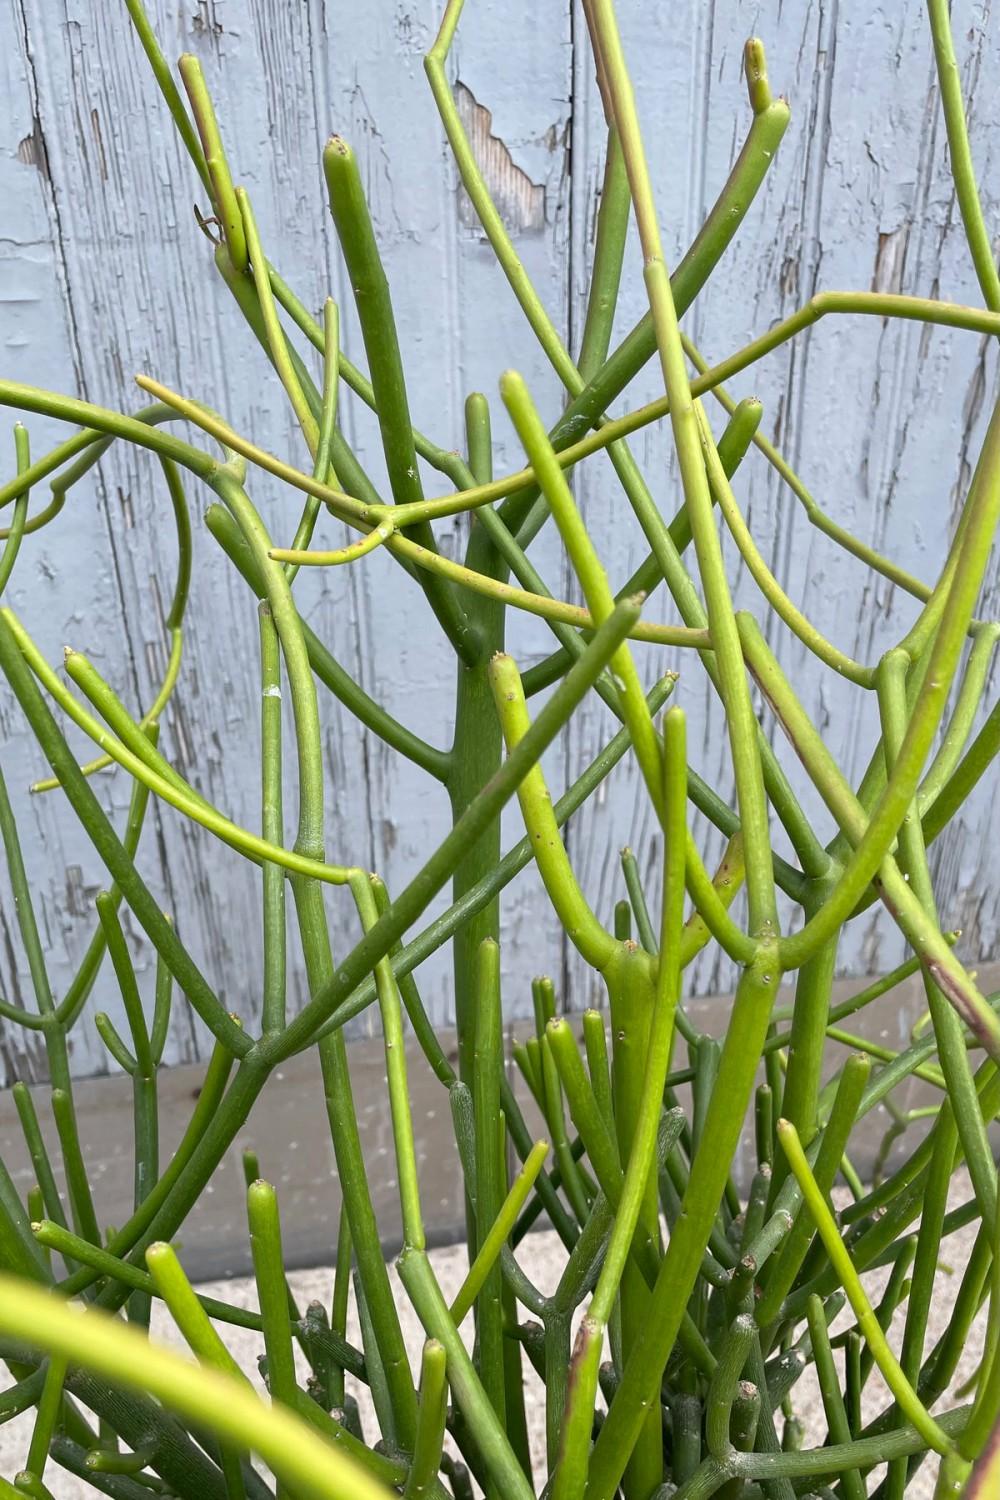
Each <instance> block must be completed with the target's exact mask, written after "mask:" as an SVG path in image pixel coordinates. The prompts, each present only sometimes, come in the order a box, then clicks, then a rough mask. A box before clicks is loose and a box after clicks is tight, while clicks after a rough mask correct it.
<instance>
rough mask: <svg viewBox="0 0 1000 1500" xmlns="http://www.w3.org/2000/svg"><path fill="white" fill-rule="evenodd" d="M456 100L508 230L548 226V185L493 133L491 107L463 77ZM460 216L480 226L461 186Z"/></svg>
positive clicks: (534, 231) (518, 231)
mask: <svg viewBox="0 0 1000 1500" xmlns="http://www.w3.org/2000/svg"><path fill="white" fill-rule="evenodd" d="M455 102H456V104H457V105H458V113H459V115H460V117H461V120H462V124H463V126H464V127H465V132H466V134H467V135H468V137H469V143H470V145H471V146H472V150H473V154H474V155H475V158H476V161H477V162H478V164H479V170H480V171H481V172H482V174H483V177H484V178H485V179H486V186H487V187H488V188H489V190H490V196H491V197H492V199H493V202H494V203H495V204H496V207H497V211H498V213H499V214H500V217H501V218H502V219H503V222H504V225H505V226H506V228H507V230H508V232H509V233H510V234H538V233H541V231H542V230H543V229H544V228H545V188H544V186H543V185H542V184H541V183H539V182H532V180H531V178H530V177H529V176H528V174H527V172H525V171H524V170H523V169H522V168H521V167H519V166H518V165H517V163H516V162H515V160H514V158H513V156H512V155H511V153H510V151H509V149H508V148H507V146H506V145H505V144H504V142H503V141H502V140H501V139H500V137H499V136H496V135H494V134H493V115H492V113H491V111H490V110H488V109H487V108H486V107H485V105H483V104H480V103H479V101H478V99H477V98H476V97H475V95H474V94H473V92H472V90H471V89H469V88H466V86H465V84H464V83H462V82H461V81H458V82H456V84H455ZM458 218H459V222H460V223H461V224H462V225H463V226H464V228H466V229H474V230H480V224H479V218H478V215H477V214H476V210H475V209H474V208H473V206H472V200H471V199H470V197H469V195H468V193H467V192H466V191H465V189H464V188H459V197H458ZM480 232H481V230H480Z"/></svg>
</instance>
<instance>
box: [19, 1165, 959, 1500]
mask: <svg viewBox="0 0 1000 1500" xmlns="http://www.w3.org/2000/svg"><path fill="white" fill-rule="evenodd" d="M970 1191H971V1190H970V1185H969V1182H968V1179H967V1178H966V1177H964V1175H962V1174H960V1175H959V1176H958V1177H957V1178H956V1180H955V1183H954V1193H953V1206H957V1205H958V1204H959V1203H961V1202H963V1201H965V1200H967V1199H968V1197H969V1195H970ZM974 1237H975V1226H974V1225H972V1226H969V1227H968V1228H966V1229H963V1230H960V1231H959V1232H958V1233H956V1234H954V1235H953V1236H952V1237H951V1238H950V1239H949V1240H947V1241H946V1242H945V1244H944V1245H943V1247H942V1253H941V1274H940V1287H941V1295H940V1296H938V1297H936V1298H935V1301H934V1305H933V1308H932V1311H931V1321H930V1327H929V1329H928V1336H927V1347H928V1348H930V1347H931V1346H932V1344H933V1343H934V1341H935V1340H936V1339H937V1338H938V1336H939V1335H940V1334H941V1333H942V1332H943V1330H944V1329H945V1327H946V1326H947V1324H948V1320H949V1317H950V1313H951V1306H952V1301H953V1298H954V1292H955V1290H957V1286H958V1282H959V1280H960V1277H961V1271H962V1268H963V1266H964V1264H965V1262H966V1260H967V1258H968V1255H969V1252H970V1250H971V1248H972V1243H973V1239H974ZM519 1257H520V1259H521V1261H522V1263H523V1265H524V1268H525V1270H526V1271H527V1272H528V1273H529V1275H530V1276H531V1277H532V1279H533V1280H534V1281H535V1282H536V1284H537V1285H538V1286H539V1288H540V1290H542V1291H543V1292H548V1291H551V1290H552V1289H554V1287H555V1284H556V1281H557V1280H558V1277H559V1273H560V1271H561V1269H562V1266H563V1264H564V1261H565V1251H564V1250H563V1248H562V1246H561V1244H560V1242H559V1240H558V1238H557V1236H556V1235H555V1234H553V1233H551V1232H542V1233H539V1234H534V1235H532V1236H530V1237H529V1238H528V1239H527V1240H525V1241H524V1243H523V1246H522V1247H521V1250H520V1252H519ZM431 1259H432V1261H433V1263H434V1266H435V1269H436V1272H437V1275H438V1278H439V1280H440V1283H441V1287H442V1290H443V1292H444V1295H445V1297H446V1299H448V1300H449V1301H450V1300H451V1298H452V1297H453V1296H454V1294H455V1293H456V1292H457V1290H458V1288H459V1286H460V1285H461V1283H462V1280H463V1277H464V1275H465V1272H466V1268H467V1260H466V1255H465V1251H464V1248H462V1247H459V1246H453V1247H450V1248H444V1249H439V1250H435V1251H433V1252H432V1256H431ZM390 1275H391V1277H392V1284H393V1287H394V1290H395V1292H396V1294H397V1305H398V1307H399V1310H400V1317H401V1320H402V1325H403V1332H404V1335H405V1337H406V1340H407V1346H408V1348H409V1350H410V1353H411V1358H412V1361H413V1365H414V1369H416V1368H417V1366H418V1361H419V1350H420V1345H421V1343H422V1339H423V1332H422V1329H421V1328H420V1326H419V1324H418V1322H417V1319H416V1317H415V1315H414V1314H413V1312H412V1310H411V1308H410V1305H409V1302H408V1301H407V1299H406V1296H405V1293H404V1292H403V1290H402V1288H401V1287H400V1285H399V1282H398V1279H397V1277H396V1274H395V1270H394V1269H392V1268H391V1269H390ZM290 1280H291V1283H292V1287H293V1290H294V1293H295V1296H296V1299H297V1300H298V1302H299V1305H300V1306H302V1307H305V1306H306V1305H307V1304H308V1303H309V1302H310V1301H313V1300H319V1301H321V1302H324V1303H326V1304H329V1300H330V1291H331V1286H332V1272H331V1271H330V1270H329V1269H328V1268H321V1269H314V1270H303V1271H296V1272H293V1273H292V1274H291V1277H290ZM880 1283H883V1284H884V1273H880V1274H878V1275H873V1276H871V1277H870V1278H868V1287H869V1294H870V1295H871V1296H872V1298H873V1300H877V1297H878V1294H879V1290H880ZM202 1290H203V1291H204V1292H206V1293H208V1294H210V1295H212V1296H216V1297H221V1298H225V1299H226V1300H227V1301H229V1302H232V1303H236V1304H238V1305H240V1306H255V1293H254V1286H253V1283H252V1281H249V1280H246V1279H237V1280H228V1281H216V1282H211V1283H206V1284H204V1286H203V1287H202ZM850 1321H852V1320H851V1319H850V1318H849V1317H844V1316H843V1315H842V1316H841V1318H840V1319H839V1320H838V1323H837V1324H835V1325H834V1327H835V1329H836V1328H837V1327H840V1326H842V1325H846V1324H848V1323H849V1322H850ZM901 1324H902V1317H901V1316H900V1317H899V1318H898V1319H897V1323H896V1324H894V1326H893V1329H892V1333H891V1337H892V1342H893V1346H894V1347H895V1348H897V1349H898V1347H899V1342H898V1341H899V1337H900V1335H901ZM153 1326H154V1333H155V1335H156V1336H157V1337H158V1338H160V1339H161V1340H163V1341H165V1342H169V1343H177V1342H178V1340H177V1338H176V1335H174V1334H173V1330H172V1329H171V1326H170V1324H169V1321H168V1320H167V1319H166V1318H165V1317H163V1316H162V1315H160V1316H155V1315H154V1325H153ZM984 1328H985V1312H984V1313H983V1314H981V1315H980V1318H979V1319H978V1320H977V1323H976V1326H975V1330H974V1337H973V1338H972V1340H971V1341H970V1345H969V1347H968V1348H967V1350H966V1352H965V1355H964V1357H963V1359H962V1361H961V1364H960V1366H959V1369H958V1371H957V1373H956V1378H955V1381H954V1385H953V1390H952V1391H951V1392H949V1393H948V1395H947V1396H946V1397H945V1398H944V1400H943V1401H942V1402H941V1409H942V1410H946V1409H947V1408H948V1407H949V1406H950V1405H952V1404H954V1393H955V1391H957V1389H958V1388H959V1387H960V1386H961V1385H962V1383H963V1382H964V1381H966V1380H967V1379H968V1378H969V1376H970V1375H971V1374H972V1373H973V1371H974V1370H975V1367H976V1363H977V1360H978V1357H979V1353H980V1350H981V1348H982V1338H983V1333H984ZM223 1332H224V1335H225V1338H226V1342H227V1344H228V1345H229V1347H230V1349H231V1350H232V1352H233V1354H234V1355H235V1356H236V1358H237V1359H238V1360H239V1362H240V1363H241V1365H242V1366H243V1367H244V1368H245V1369H246V1370H247V1372H248V1374H250V1375H251V1377H252V1378H253V1379H254V1381H255V1382H256V1383H259V1377H258V1376H257V1368H256V1361H257V1356H258V1354H259V1353H260V1352H261V1339H260V1336H259V1335H257V1334H254V1333H252V1332H249V1331H246V1330H243V1329H236V1328H229V1329H225V1330H223ZM350 1336H351V1338H352V1340H353V1341H354V1342H355V1343H359V1342H360V1335H359V1331H358V1329H357V1326H356V1324H355V1326H354V1328H353V1330H351V1332H350ZM355 1394H356V1395H357V1396H358V1397H359V1404H360V1406H361V1411H362V1419H363V1421H364V1423H365V1431H366V1434H367V1435H368V1437H369V1440H372V1438H373V1436H374V1433H375V1428H374V1421H373V1417H372V1413H371V1408H370V1405H369V1404H368V1402H367V1399H366V1397H367V1393H366V1391H365V1390H364V1388H363V1387H357V1388H356V1390H355ZM795 1394H796V1398H797V1399H796V1407H797V1411H798V1413H799V1415H800V1416H801V1417H802V1419H803V1421H804V1422H805V1423H806V1428H807V1440H806V1443H807V1446H809V1447H812V1446H816V1445H817V1444H819V1443H821V1442H822V1441H823V1438H824V1435H825V1423H824V1421H823V1417H822V1408H821V1406H820V1402H819V1396H818V1392H817V1389H816V1385H815V1381H814V1380H813V1379H812V1378H811V1371H807V1373H806V1375H804V1376H803V1378H802V1379H801V1380H800V1382H799V1384H798V1385H797V1386H796V1388H795ZM526 1395H527V1409H528V1421H529V1426H530V1432H531V1440H532V1451H533V1455H534V1461H535V1465H536V1484H537V1488H538V1489H539V1490H540V1489H541V1480H542V1477H543V1476H544V1473H545V1467H544V1462H545V1460H544V1453H545V1408H544V1395H543V1391H542V1387H541V1385H540V1383H539V1382H538V1380H537V1379H536V1377H535V1376H534V1374H533V1372H532V1371H531V1370H530V1368H528V1370H527V1386H526ZM885 1399H886V1397H885V1387H884V1386H883V1385H882V1383H881V1380H880V1378H879V1376H878V1373H877V1371H876V1372H873V1374H872V1377H871V1379H870V1380H869V1382H868V1385H867V1387H866V1390H865V1417H866V1419H867V1418H869V1417H872V1416H874V1415H875V1414H876V1413H877V1412H878V1411H879V1410H880V1409H881V1407H882V1405H883V1404H884V1402H885ZM30 1431H31V1417H30V1414H26V1415H25V1416H23V1417H19V1418H17V1419H15V1420H14V1421H12V1422H9V1423H8V1424H7V1425H6V1426H4V1427H0V1474H2V1475H4V1476H13V1475H14V1474H15V1473H16V1472H17V1470H18V1469H20V1468H21V1466H22V1464H23V1462H24V1458H25V1456H26V1453H27V1447H28V1440H29V1437H30ZM881 1472H882V1471H881V1470H879V1471H876V1472H875V1475H874V1476H873V1480H872V1486H873V1487H874V1482H875V1481H876V1480H877V1479H878V1478H879V1477H880V1475H881ZM934 1475H935V1465H933V1463H931V1462H930V1461H928V1462H927V1463H925V1464H924V1465H923V1467H922V1469H921V1470H920V1471H919V1473H918V1474H917V1476H916V1478H915V1480H914V1482H913V1484H912V1485H911V1487H910V1489H909V1490H908V1491H907V1495H908V1500H909V1497H912V1500H931V1496H932V1493H933V1488H934ZM45 1477H46V1482H47V1483H48V1485H49V1487H50V1489H51V1491H52V1493H53V1495H54V1496H55V1497H56V1500H92V1497H93V1495H94V1493H95V1492H94V1491H93V1490H92V1489H90V1488H89V1487H88V1486H86V1485H84V1484H83V1483H82V1482H81V1481H79V1480H77V1479H76V1478H74V1477H73V1476H71V1475H69V1474H67V1473H66V1472H65V1471H64V1470H61V1469H59V1468H57V1467H56V1466H55V1465H52V1466H51V1467H50V1468H49V1469H48V1470H47V1471H46V1476H45Z"/></svg>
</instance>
